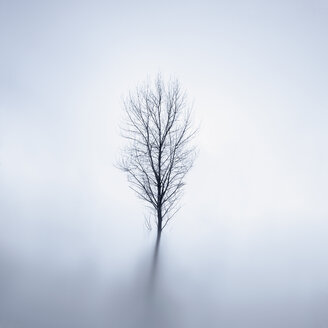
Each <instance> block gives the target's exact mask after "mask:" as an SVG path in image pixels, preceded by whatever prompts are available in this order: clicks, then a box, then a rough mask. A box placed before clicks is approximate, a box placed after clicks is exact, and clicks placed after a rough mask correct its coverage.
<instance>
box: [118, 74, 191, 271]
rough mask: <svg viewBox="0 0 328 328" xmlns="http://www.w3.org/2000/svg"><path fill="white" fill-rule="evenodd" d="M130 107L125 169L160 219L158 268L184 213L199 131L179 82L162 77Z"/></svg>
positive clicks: (139, 91)
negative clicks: (165, 241)
mask: <svg viewBox="0 0 328 328" xmlns="http://www.w3.org/2000/svg"><path fill="white" fill-rule="evenodd" d="M124 108H125V112H126V118H125V121H124V126H123V127H122V135H123V137H124V138H125V139H127V141H128V142H127V147H126V148H125V149H124V150H123V153H122V157H121V161H120V163H119V167H120V169H122V170H123V171H124V172H126V173H127V176H128V181H129V183H130V187H131V188H132V189H133V190H134V191H135V192H136V193H137V195H138V196H139V197H140V198H141V199H142V200H144V201H146V202H147V203H148V205H149V207H150V208H151V210H152V213H153V214H154V217H155V222H156V226H157V239H156V245H155V253H154V264H155V265H156V262H157V256H158V250H159V244H160V239H161V233H162V230H163V229H164V228H165V227H166V225H167V224H168V222H169V221H170V220H171V219H172V217H173V216H174V214H175V213H176V212H177V211H178V209H179V199H180V197H181V194H182V190H183V186H184V184H185V183H184V178H185V176H186V174H187V172H188V171H189V170H190V168H191V167H192V164H193V161H194V158H195V147H194V146H193V144H192V142H191V141H192V139H193V137H194V135H195V131H196V130H194V129H193V128H192V125H191V116H190V114H191V108H190V107H189V106H188V104H187V102H186V95H185V93H184V92H183V91H182V90H181V88H180V84H179V82H178V81H177V80H175V81H169V82H167V83H165V82H164V81H163V79H162V78H161V76H158V77H157V79H156V80H155V82H154V83H152V84H149V83H145V84H143V85H142V86H141V87H138V88H136V90H135V92H133V93H130V94H129V96H128V97H126V99H125V101H124ZM149 224H150V222H149V221H148V225H149Z"/></svg>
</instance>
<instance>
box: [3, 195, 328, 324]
mask: <svg viewBox="0 0 328 328" xmlns="http://www.w3.org/2000/svg"><path fill="white" fill-rule="evenodd" d="M75 192H76V191H75ZM197 192H199V191H197V190H196V191H195V193H197ZM77 193H78V192H77ZM38 196H39V198H38V199H32V198H31V197H26V199H25V200H22V199H16V200H13V199H11V200H10V199H8V198H7V202H6V203H2V211H4V210H5V213H6V216H5V217H3V218H2V229H1V256H0V260H1V276H0V286H1V298H0V301H1V306H0V309H1V310H0V320H1V326H3V327H24V328H25V327H33V328H37V327H148V326H149V327H201V326H206V327H326V323H327V319H328V318H327V312H326V305H327V263H326V261H325V258H326V247H324V246H327V245H326V243H327V242H326V232H325V230H324V229H321V228H320V227H322V226H323V220H320V219H319V218H306V217H291V216H289V217H287V216H283V215H271V216H269V215H268V216H266V217H264V218H263V217H262V218H256V217H242V216H241V217H233V218H231V217H230V218H228V217H218V216H216V215H215V212H212V214H210V213H209V211H208V210H206V209H205V208H204V209H203V208H198V207H197V206H195V205H194V204H191V203H187V204H186V205H185V207H184V209H183V210H182V211H181V213H180V214H179V215H178V216H177V217H176V220H175V222H174V223H172V224H171V226H168V228H167V230H166V231H165V230H164V233H163V240H162V245H161V251H160V266H159V275H158V277H157V286H156V292H155V293H154V295H152V296H149V295H148V294H147V280H148V279H149V270H150V259H151V256H152V251H153V246H154V241H155V240H154V236H155V232H154V231H152V232H149V231H148V230H147V229H146V228H145V227H143V224H142V223H143V222H142V220H143V218H142V217H141V215H140V210H141V212H142V207H139V205H138V204H137V203H134V202H133V199H131V202H132V204H134V205H135V209H136V211H133V210H130V209H129V207H127V206H123V205H124V204H123V203H124V202H123V201H121V202H118V204H116V205H113V204H112V205H111V206H109V205H106V202H105V201H104V200H103V201H99V200H98V199H95V198H92V196H91V195H90V194H89V193H87V192H86V193H85V194H84V195H83V194H80V195H79V196H76V195H74V193H71V191H69V190H60V191H59V190H58V192H57V194H56V195H49V194H47V193H43V194H42V195H38ZM130 196H133V195H132V194H131V195H130ZM130 196H128V197H127V198H128V199H129V197H130ZM6 197H9V196H8V195H4V194H2V199H6ZM186 198H187V200H188V199H189V197H188V195H186ZM4 207H5V208H4ZM115 212H116V213H119V216H118V214H116V213H115ZM149 297H151V299H150V298H149Z"/></svg>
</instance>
